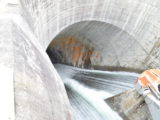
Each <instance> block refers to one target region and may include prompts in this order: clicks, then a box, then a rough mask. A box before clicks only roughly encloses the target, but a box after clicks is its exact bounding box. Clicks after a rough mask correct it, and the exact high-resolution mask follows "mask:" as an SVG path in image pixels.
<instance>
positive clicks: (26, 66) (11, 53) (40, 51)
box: [0, 0, 160, 120]
mask: <svg viewBox="0 0 160 120" xmlns="http://www.w3.org/2000/svg"><path fill="white" fill-rule="evenodd" d="M159 6H160V1H159V0H134V1H133V0H123V1H122V0H121V1H117V0H75V1H73V0H45V1H44V0H1V1H0V38H1V39H0V55H1V56H0V78H1V80H0V106H2V107H0V113H1V114H0V119H2V120H6V119H14V118H16V120H71V119H72V116H73V115H72V112H71V107H70V103H69V100H68V97H67V94H66V90H65V88H64V84H63V82H62V80H61V78H60V76H59V75H58V74H57V72H56V70H55V68H54V66H53V65H52V63H51V61H50V59H49V57H48V55H47V54H46V50H47V48H48V46H49V45H50V48H51V49H52V50H53V51H54V52H56V55H62V59H61V63H65V64H70V65H73V66H78V67H82V68H84V67H85V68H96V69H115V68H116V69H118V70H119V69H121V70H131V71H142V70H144V69H148V68H159V66H160V64H159V63H160V58H159V54H160V50H159V49H160V47H159V46H160V40H159V38H160V29H159V27H160V25H159V24H160V16H159V12H160V10H159V8H160V7H159ZM59 39H61V40H59ZM52 40H53V41H54V40H55V41H58V40H59V41H61V42H60V43H59V42H56V44H57V45H60V46H61V45H62V46H63V45H66V43H65V42H63V41H64V40H66V41H68V42H69V41H70V40H72V41H73V43H77V44H74V45H75V46H76V45H80V46H81V48H89V49H88V50H85V51H86V52H85V53H87V56H86V55H84V54H83V51H81V52H79V51H80V50H79V48H78V47H74V46H73V47H69V48H71V49H72V48H74V51H77V52H78V54H79V55H78V56H77V55H75V53H74V52H73V49H72V53H70V52H69V50H70V49H68V45H73V44H68V43H67V48H66V47H59V48H58V53H57V50H56V49H57V48H56V49H55V47H54V44H52ZM50 43H51V44H50ZM61 43H63V44H61ZM71 43H72V42H71ZM82 46H83V47H82ZM62 48H63V49H62ZM63 50H65V51H66V52H64V51H63ZM77 52H76V53H77ZM59 53H60V54H59ZM51 54H52V52H51ZM66 56H68V57H67V59H66ZM81 56H82V57H81ZM53 58H54V60H55V58H56V60H55V62H57V60H59V57H57V56H56V57H53ZM52 61H53V59H52ZM3 113H4V114H3Z"/></svg>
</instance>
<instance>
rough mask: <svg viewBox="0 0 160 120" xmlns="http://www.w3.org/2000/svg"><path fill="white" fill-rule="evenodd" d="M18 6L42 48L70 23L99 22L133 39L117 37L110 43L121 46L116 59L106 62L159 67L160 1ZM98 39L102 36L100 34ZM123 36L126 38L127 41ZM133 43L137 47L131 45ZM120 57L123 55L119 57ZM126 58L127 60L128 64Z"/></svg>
mask: <svg viewBox="0 0 160 120" xmlns="http://www.w3.org/2000/svg"><path fill="white" fill-rule="evenodd" d="M21 5H22V6H23V7H24V8H25V9H24V8H23V13H26V14H23V15H24V17H25V18H26V19H27V21H28V23H29V24H30V26H31V27H32V29H33V31H34V32H35V34H36V35H37V37H38V40H39V42H40V43H41V45H42V46H43V47H44V49H46V48H47V47H48V45H49V43H50V42H51V40H52V39H53V38H54V37H55V36H57V35H58V34H59V33H60V31H62V30H64V29H65V28H67V27H68V26H70V25H72V24H74V23H77V22H80V21H86V20H87V21H88V20H96V21H103V22H105V23H107V24H111V25H113V26H117V27H118V28H120V29H121V30H122V31H126V32H127V33H128V34H129V35H130V36H132V37H133V38H134V39H135V40H134V42H133V41H132V40H131V41H132V42H129V39H130V38H124V41H123V40H122V38H120V40H119V43H118V42H117V44H116V43H114V44H112V47H115V49H116V47H119V45H120V44H123V47H122V45H121V47H120V48H118V51H117V60H115V59H110V60H109V62H110V61H114V62H113V63H114V64H112V66H116V65H117V66H121V67H129V68H135V69H146V68H153V67H154V68H155V67H159V58H158V57H157V56H156V55H157V54H159V50H158V49H159V41H160V40H159V37H160V31H159V20H160V16H158V13H159V6H160V2H159V1H157V0H155V1H150V0H145V1H142V0H135V1H131V0H125V1H116V0H110V1H108V0H101V1H99V0H94V1H93V0H87V1H86V0H85V1H83V0H76V1H68V0H66V1H58V2H56V1H52V0H49V1H47V2H44V1H36V0H35V1H28V0H24V1H21ZM28 16H30V19H29V18H28ZM115 34H116V36H117V37H119V36H121V33H115ZM117 34H119V35H117ZM110 36H111V35H110ZM114 37H115V36H114ZM121 37H122V36H121ZM101 38H102V39H103V36H101ZM116 39H118V38H116ZM126 39H128V43H127V42H126ZM124 43H125V44H124ZM97 44H98V42H97ZM118 44H119V45H118ZM131 44H134V45H133V46H132V47H131V48H130V51H127V52H130V53H126V55H124V53H123V52H126V51H124V50H126V49H127V46H128V48H129V47H130V46H131ZM136 45H137V46H139V47H134V46H136ZM125 46H126V48H125V49H124V47H125ZM109 47H111V46H109ZM108 49H110V48H108ZM114 53H115V52H114ZM109 54H111V52H110V53H109ZM121 56H125V57H123V58H122V57H121ZM130 56H131V57H130ZM118 59H121V60H118ZM122 59H123V60H122ZM128 61H130V62H129V63H128ZM102 63H103V64H102V65H105V64H104V62H102ZM106 65H107V64H106Z"/></svg>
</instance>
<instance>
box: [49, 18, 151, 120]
mask: <svg viewBox="0 0 160 120" xmlns="http://www.w3.org/2000/svg"><path fill="white" fill-rule="evenodd" d="M46 52H47V54H48V56H49V58H50V60H51V61H52V63H53V65H54V67H55V68H56V69H57V71H58V73H59V75H60V76H61V78H62V80H63V82H64V84H65V88H66V91H67V94H68V97H69V100H70V104H71V106H72V108H73V113H74V117H75V119H76V120H83V119H85V120H90V119H96V120H105V119H112V120H118V119H126V120H131V119H136V120H145V119H147V118H149V119H152V118H151V115H150V113H149V112H148V107H147V106H146V104H144V99H142V98H141V97H140V96H139V95H138V94H137V93H136V92H135V90H134V89H133V88H134V82H135V81H136V79H137V77H138V73H139V72H141V71H142V70H143V69H144V66H143V64H144V60H145V58H144V57H143V55H144V54H145V51H144V49H143V47H142V46H141V45H140V44H139V42H138V41H137V40H136V39H135V38H134V37H133V36H132V35H130V34H129V33H127V32H126V31H124V30H122V29H120V28H118V27H116V26H114V25H112V24H108V23H105V22H101V21H82V22H78V23H75V24H72V25H70V26H68V27H67V28H65V29H64V30H62V31H61V32H60V33H59V34H58V35H57V36H56V37H55V38H54V39H53V40H52V42H51V43H50V44H49V46H48V48H47V50H46ZM111 71H112V72H111ZM123 98H125V99H123ZM131 99H132V100H131ZM128 102H130V104H128V105H126V104H127V103H128ZM108 104H109V105H108ZM123 105H124V106H125V107H124V106H123ZM137 105H139V106H141V107H135V106H137ZM122 106H123V107H122ZM82 110H83V111H82ZM102 111H103V112H102ZM104 111H105V112H104ZM115 111H116V112H115ZM133 111H134V112H133ZM139 112H140V113H139ZM117 113H118V114H117ZM142 113H143V114H142ZM93 114H94V115H93ZM140 116H141V117H140Z"/></svg>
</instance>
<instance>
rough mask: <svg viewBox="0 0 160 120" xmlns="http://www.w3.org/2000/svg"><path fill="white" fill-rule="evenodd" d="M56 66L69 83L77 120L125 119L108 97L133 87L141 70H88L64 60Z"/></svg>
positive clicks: (68, 91) (68, 90)
mask: <svg viewBox="0 0 160 120" xmlns="http://www.w3.org/2000/svg"><path fill="white" fill-rule="evenodd" d="M54 66H55V67H56V69H57V71H58V73H59V74H60V76H61V78H62V80H63V81H64V83H65V86H66V90H67V93H68V96H69V99H70V102H71V105H72V108H73V112H74V115H75V120H84V119H85V120H91V119H92V120H121V119H122V118H120V116H119V115H118V114H117V113H116V112H114V111H113V110H112V109H111V108H110V107H109V106H108V105H107V104H106V103H105V102H104V99H106V98H108V97H111V96H114V95H116V94H119V93H121V92H123V91H125V90H128V89H129V88H133V83H134V81H135V79H136V78H137V76H138V74H136V73H129V72H109V71H98V70H86V69H80V68H76V67H71V66H66V65H61V64H56V65H54Z"/></svg>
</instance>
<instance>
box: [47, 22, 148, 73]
mask: <svg viewBox="0 0 160 120" xmlns="http://www.w3.org/2000/svg"><path fill="white" fill-rule="evenodd" d="M70 42H72V45H70V44H71V43H70ZM73 42H77V43H73ZM62 44H63V45H62ZM84 45H86V46H85V47H86V48H84ZM57 47H60V48H57ZM62 47H63V48H62ZM69 47H71V48H69ZM54 48H55V49H57V50H59V51H61V52H62V53H63V55H62V56H61V55H56V53H58V52H56V51H55V50H54ZM48 49H50V54H51V52H52V54H51V55H50V57H52V56H55V57H56V56H61V57H60V58H59V59H57V62H58V63H65V64H71V65H74V66H78V67H82V66H83V67H84V66H85V65H82V64H91V66H92V67H95V68H99V69H102V68H103V69H104V68H106V69H107V68H110V69H111V67H112V69H115V68H116V67H117V68H120V67H121V68H122V67H123V70H124V68H132V69H135V70H136V69H144V67H145V65H144V64H145V60H146V56H147V55H148V53H147V52H146V51H145V49H144V48H143V46H141V45H140V44H139V41H137V40H136V39H135V38H134V37H133V36H131V35H130V34H128V33H127V32H126V31H124V30H122V29H120V28H118V27H116V26H114V25H111V24H107V23H105V22H99V21H83V22H78V23H75V24H73V25H71V26H69V27H67V28H66V29H64V30H63V31H61V32H60V33H59V34H58V35H57V36H56V38H54V39H53V41H52V43H51V44H50V46H49V48H48ZM92 49H93V50H92ZM89 50H90V53H91V56H89V54H85V55H82V54H84V53H82V52H85V53H87V51H89ZM53 51H54V52H53ZM71 51H72V52H71ZM95 54H96V55H95ZM87 57H90V58H89V59H90V62H87V60H86V59H87ZM53 59H54V58H52V61H54V60H53ZM61 59H63V60H61ZM64 59H65V60H64ZM85 60H86V63H85ZM86 66H87V65H86Z"/></svg>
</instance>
